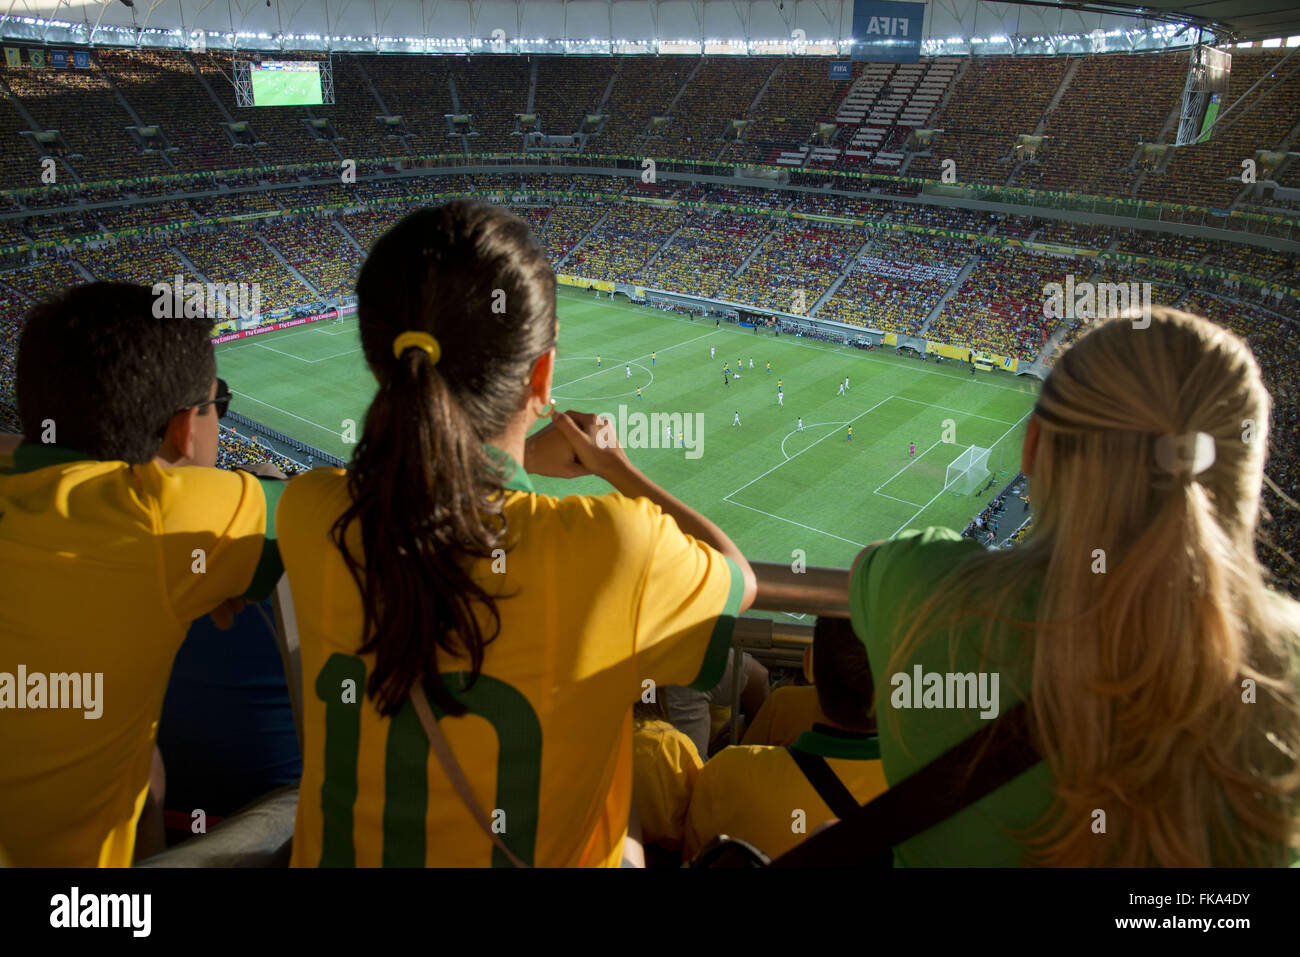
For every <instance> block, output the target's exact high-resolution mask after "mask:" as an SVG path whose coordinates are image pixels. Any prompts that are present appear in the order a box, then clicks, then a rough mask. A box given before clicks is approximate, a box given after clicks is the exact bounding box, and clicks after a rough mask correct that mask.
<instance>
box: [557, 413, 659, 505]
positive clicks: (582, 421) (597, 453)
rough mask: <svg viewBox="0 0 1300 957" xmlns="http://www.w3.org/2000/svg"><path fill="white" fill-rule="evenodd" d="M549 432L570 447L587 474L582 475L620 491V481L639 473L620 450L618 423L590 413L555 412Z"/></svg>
mask: <svg viewBox="0 0 1300 957" xmlns="http://www.w3.org/2000/svg"><path fill="white" fill-rule="evenodd" d="M549 428H554V429H555V430H556V431H557V432H558V433H559V434H560V435H561V436H562V437H563V438H564V439H565V441H566V442H567V443H568V444H569V448H570V449H571V450H572V454H573V455H574V457H575V458H576V459H577V460H578V462H579V463H580V464H581V468H582V469H583V470H584V471H583V472H581V473H579V474H583V475H595V476H598V477H599V478H603V479H604V480H605V481H607V482H609V483H610V484H611V485H613V486H614V487H615V488H618V487H619V479H620V478H622V477H623V476H625V475H627V474H628V473H629V472H632V471H635V470H634V469H633V467H632V463H631V462H629V461H628V460H627V455H626V454H625V453H624V452H623V450H622V448H620V447H619V444H618V433H617V430H616V429H615V428H614V423H613V422H611V421H609V420H608V419H602V418H600V417H599V416H596V415H593V414H592V413H590V412H575V411H572V410H570V411H565V412H554V413H552V414H551V425H550V426H549V427H548V429H549ZM538 434H539V435H540V434H541V433H538Z"/></svg>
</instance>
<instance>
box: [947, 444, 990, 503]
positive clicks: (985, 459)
mask: <svg viewBox="0 0 1300 957" xmlns="http://www.w3.org/2000/svg"><path fill="white" fill-rule="evenodd" d="M989 451H990V450H989V449H982V448H980V447H979V446H978V445H972V446H971V447H970V448H968V449H967V450H966V451H964V452H962V454H961V455H959V456H957V457H956V458H955V459H953V460H952V462H951V463H950V464H949V465H948V470H947V472H946V473H945V474H944V477H943V487H944V490H945V491H951V492H952V493H953V494H954V495H969V494H970V493H971V492H973V491H975V489H977V488H978V487H979V485H980V483H981V482H983V481H984V480H985V479H987V478H988V477H989Z"/></svg>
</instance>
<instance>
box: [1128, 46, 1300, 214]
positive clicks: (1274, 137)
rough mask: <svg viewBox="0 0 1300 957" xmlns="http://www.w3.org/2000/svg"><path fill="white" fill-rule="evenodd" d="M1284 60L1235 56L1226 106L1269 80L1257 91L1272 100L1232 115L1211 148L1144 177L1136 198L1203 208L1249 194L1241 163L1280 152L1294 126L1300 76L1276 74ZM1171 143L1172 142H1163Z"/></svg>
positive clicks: (1276, 53) (1177, 154)
mask: <svg viewBox="0 0 1300 957" xmlns="http://www.w3.org/2000/svg"><path fill="white" fill-rule="evenodd" d="M1286 55H1287V53H1286V51H1284V50H1245V51H1240V52H1234V54H1233V57H1232V75H1231V78H1230V80H1229V86H1228V94H1227V96H1226V98H1225V100H1224V105H1225V107H1226V106H1230V105H1231V104H1232V102H1233V101H1234V100H1235V99H1236V98H1237V97H1239V96H1240V95H1241V94H1243V93H1245V92H1246V91H1247V90H1248V89H1250V88H1251V87H1252V86H1254V84H1255V83H1257V82H1259V81H1261V80H1265V78H1266V77H1267V78H1268V79H1267V80H1266V82H1265V84H1264V86H1263V87H1262V90H1261V91H1259V92H1262V91H1263V90H1268V91H1270V92H1269V93H1268V98H1267V99H1265V100H1262V101H1260V102H1259V103H1258V105H1256V106H1253V107H1252V108H1250V109H1249V110H1247V109H1245V108H1244V107H1243V108H1242V109H1241V110H1240V111H1239V112H1238V113H1237V114H1235V115H1234V114H1229V115H1228V117H1226V118H1225V120H1224V122H1223V125H1222V126H1220V127H1218V128H1217V130H1216V132H1215V134H1214V136H1213V138H1212V139H1211V140H1210V141H1209V142H1208V143H1198V144H1196V145H1194V146H1188V147H1182V148H1180V149H1177V150H1175V151H1174V153H1173V156H1172V158H1171V159H1170V161H1169V165H1168V168H1167V169H1165V170H1164V171H1163V172H1153V173H1148V174H1147V175H1146V176H1145V177H1144V178H1143V180H1142V183H1141V185H1140V186H1139V188H1138V191H1137V195H1138V196H1139V197H1140V198H1142V199H1157V200H1163V201H1166V202H1175V203H1194V204H1197V205H1202V206H1215V207H1223V206H1227V205H1228V204H1229V203H1231V202H1232V201H1233V200H1234V199H1235V198H1236V197H1237V195H1238V194H1239V193H1241V192H1242V191H1243V190H1244V189H1245V187H1244V185H1243V184H1242V181H1241V175H1242V167H1241V161H1242V160H1243V159H1250V158H1252V157H1253V156H1254V155H1255V150H1259V149H1265V150H1271V149H1276V148H1277V147H1278V146H1280V145H1281V143H1282V141H1283V139H1284V138H1285V137H1286V136H1287V135H1288V134H1289V133H1290V131H1291V128H1292V127H1293V126H1294V125H1295V111H1294V104H1295V103H1296V102H1297V99H1298V98H1300V75H1298V74H1296V73H1295V72H1294V71H1291V70H1284V71H1282V72H1281V73H1278V74H1276V75H1275V70H1276V67H1277V65H1278V63H1279V61H1280V60H1281V59H1282V57H1284V56H1286ZM1171 141H1172V137H1168V138H1166V140H1165V142H1171Z"/></svg>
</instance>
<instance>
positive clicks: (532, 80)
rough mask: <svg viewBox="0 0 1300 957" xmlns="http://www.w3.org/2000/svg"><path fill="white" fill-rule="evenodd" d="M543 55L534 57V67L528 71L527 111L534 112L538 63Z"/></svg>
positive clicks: (525, 110) (525, 109)
mask: <svg viewBox="0 0 1300 957" xmlns="http://www.w3.org/2000/svg"><path fill="white" fill-rule="evenodd" d="M540 60H541V57H532V68H531V69H530V70H529V71H528V105H527V106H525V107H524V112H525V113H532V112H533V104H534V103H535V102H536V100H537V64H538V62H539V61H540Z"/></svg>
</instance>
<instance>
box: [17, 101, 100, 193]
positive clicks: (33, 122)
mask: <svg viewBox="0 0 1300 957" xmlns="http://www.w3.org/2000/svg"><path fill="white" fill-rule="evenodd" d="M0 95H2V96H3V97H4V98H5V99H7V100H8V101H9V104H10V105H11V106H12V107H13V108H14V110H15V111H16V112H17V113H18V115H19V116H21V117H22V118H23V122H25V123H26V124H27V126H28V127H29V128H30V129H31V130H33V131H34V132H37V133H44V132H45V127H44V126H42V125H41V124H40V123H39V122H38V121H37V119H36V117H34V116H32V114H31V113H30V112H29V111H28V109H27V107H26V106H24V105H23V101H22V100H20V99H18V96H17V95H16V94H15V93H14V92H13V90H11V89H9V86H8V85H7V84H6V83H5V82H4V80H3V79H0ZM24 139H26V137H24ZM29 142H30V143H31V145H32V146H33V147H34V148H35V150H34V151H36V155H37V156H40V157H44V156H45V155H47V154H45V153H42V152H39V147H38V146H37V143H36V140H35V139H34V138H33V139H32V140H30V141H29ZM52 158H53V159H54V160H55V162H56V163H58V165H59V167H60V168H61V169H62V170H63V171H64V172H65V173H66V174H67V175H68V177H69V178H70V179H71V180H72V181H73V182H74V183H84V182H85V180H84V179H82V178H81V174H80V173H78V172H77V171H76V170H75V169H73V168H72V164H71V163H69V162H68V157H63V156H55V157H52Z"/></svg>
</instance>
